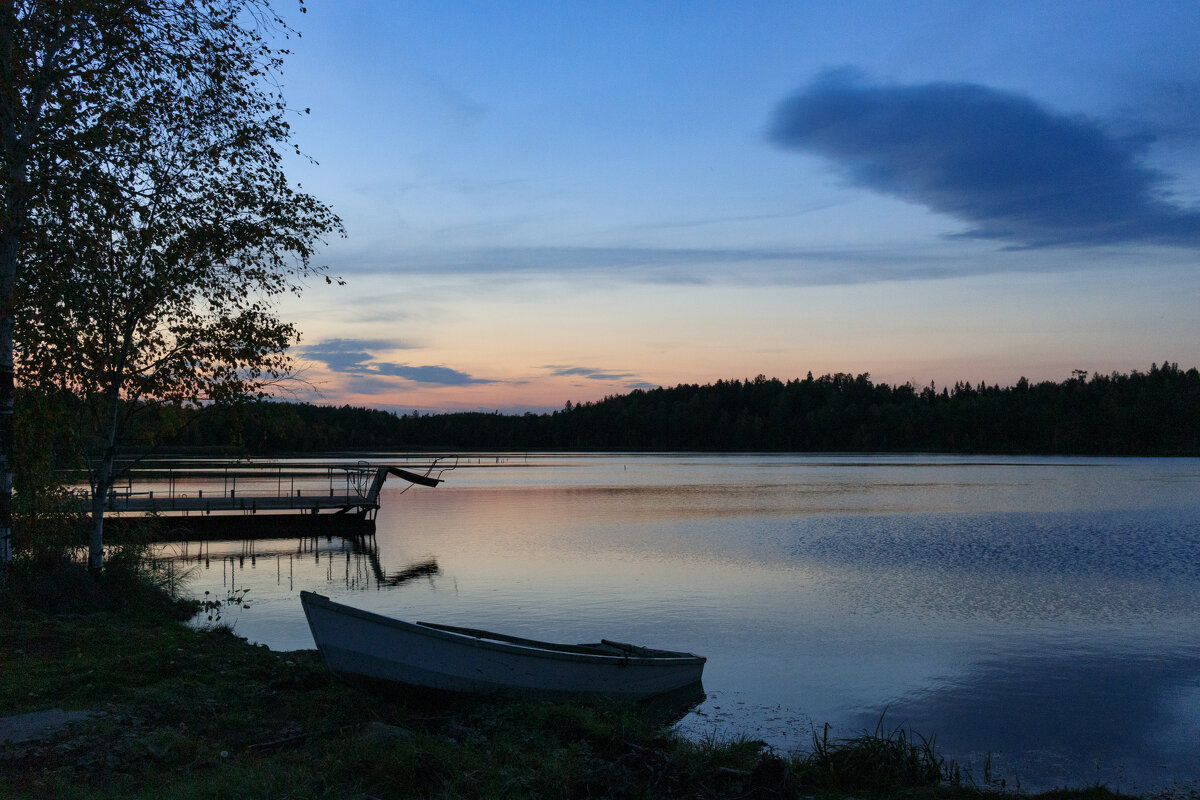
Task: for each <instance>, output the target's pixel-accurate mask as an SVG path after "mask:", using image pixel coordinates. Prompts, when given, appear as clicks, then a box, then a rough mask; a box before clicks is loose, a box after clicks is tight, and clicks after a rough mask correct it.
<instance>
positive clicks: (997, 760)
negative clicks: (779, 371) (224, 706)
mask: <svg viewBox="0 0 1200 800" xmlns="http://www.w3.org/2000/svg"><path fill="white" fill-rule="evenodd" d="M373 458H375V459H377V460H379V461H385V460H386V458H384V457H374V456H373ZM444 477H445V478H446V482H445V483H444V484H443V485H442V486H440V487H438V488H436V489H430V488H425V487H420V486H414V487H408V485H407V484H405V483H404V482H403V481H400V480H397V479H392V481H391V482H389V484H388V485H387V486H386V487H385V489H384V492H383V495H382V499H381V503H382V507H381V509H380V511H379V516H378V520H377V523H378V526H377V535H376V537H375V541H374V545H373V546H370V547H367V548H355V547H354V546H353V545H352V544H351V543H348V542H344V541H342V540H340V539H337V538H333V539H320V540H316V541H314V540H304V541H300V540H261V541H256V542H232V543H231V542H212V543H209V544H205V545H197V544H196V543H192V544H191V545H190V546H187V547H186V548H185V547H184V546H183V545H167V546H165V548H164V555H165V556H169V557H173V558H175V559H177V560H178V561H180V562H186V564H181V565H180V568H185V569H188V570H190V572H191V574H190V583H189V584H188V587H189V591H190V592H191V593H192V594H194V595H196V596H203V593H204V592H205V591H209V592H211V593H212V595H210V596H217V597H221V598H224V597H226V596H228V594H229V592H231V591H236V590H241V589H249V592H248V594H247V598H248V600H249V609H239V610H237V611H236V612H230V613H228V614H227V616H226V617H225V621H231V622H232V623H233V625H234V627H235V630H236V632H237V633H238V634H240V635H242V636H245V637H247V638H248V639H249V640H251V641H253V642H261V643H265V644H267V645H269V646H270V647H272V648H274V649H278V650H290V649H298V648H311V647H312V646H313V642H312V637H311V635H310V634H309V631H308V627H307V625H306V623H305V621H304V617H303V614H302V612H301V610H300V603H299V599H298V594H299V592H300V590H302V589H309V590H314V591H318V592H321V593H323V594H327V595H329V596H331V597H332V598H334V599H336V600H339V601H342V602H345V603H349V604H351V605H355V606H358V607H361V608H366V609H369V610H372V611H377V612H381V613H385V614H388V615H393V616H398V617H401V618H404V619H409V620H415V619H422V620H428V621H433V622H443V623H449V624H454V625H462V626H468V627H478V628H491V629H493V630H498V631H502V632H505V633H512V634H516V635H520V636H529V637H534V638H540V639H549V640H554V641H568V642H574V641H598V640H599V639H600V638H601V637H604V638H610V639H618V640H621V641H630V642H635V643H639V644H648V645H652V646H655V647H663V648H669V649H678V650H690V651H692V652H695V653H699V654H701V655H704V656H707V657H708V663H707V665H706V668H705V674H704V685H705V689H706V690H707V698H706V699H705V701H704V702H703V703H702V704H701V705H700V706H699V707H698V708H697V709H696V710H695V711H694V712H692V713H690V714H689V715H688V716H687V717H686V718H684V719H683V720H682V721H681V722H680V723H679V728H680V730H681V731H682V732H684V733H685V734H686V735H689V736H694V737H700V736H707V735H716V736H739V735H745V736H748V737H751V738H756V739H762V740H764V741H766V742H767V743H769V744H770V745H772V746H774V747H776V748H778V749H780V750H791V749H795V748H801V747H806V746H807V745H808V743H809V742H810V740H811V735H812V732H813V730H814V729H816V730H820V729H821V728H822V726H823V725H824V724H825V723H829V724H830V725H831V726H832V733H833V734H835V735H853V734H857V733H859V732H861V731H862V730H864V729H867V730H873V729H874V728H875V726H876V724H877V722H878V721H879V719H880V716H881V715H884V714H885V712H886V714H885V716H884V720H883V724H884V726H885V727H886V728H888V729H889V730H890V729H891V728H893V727H895V726H897V725H900V724H904V725H906V726H909V727H911V729H913V730H915V731H917V732H918V733H921V734H923V735H925V736H936V740H937V744H938V747H939V749H940V750H941V751H942V752H943V753H944V754H946V755H947V756H949V757H952V758H954V759H956V760H957V761H958V762H959V763H960V764H961V765H962V766H963V767H964V768H966V769H969V770H970V771H971V772H972V774H973V775H974V777H975V778H976V779H977V780H982V779H983V767H984V763H985V761H986V760H987V758H988V756H989V755H990V756H991V766H992V772H993V773H994V774H997V775H999V776H1002V777H1004V778H1005V779H1006V780H1007V781H1008V785H1009V786H1010V787H1014V786H1016V785H1018V783H1019V785H1020V787H1021V788H1025V789H1034V790H1036V789H1044V788H1050V787H1053V786H1063V785H1070V786H1079V785H1087V784H1091V783H1094V782H1096V781H1101V782H1104V783H1106V784H1108V785H1109V786H1110V787H1112V788H1115V789H1120V790H1122V791H1151V790H1155V789H1161V788H1167V787H1171V786H1172V785H1173V784H1175V783H1176V782H1179V783H1181V784H1183V785H1186V786H1191V787H1195V786H1196V784H1195V783H1194V781H1195V778H1196V776H1200V459H1106V458H1065V457H1064V458H1047V457H990V458H989V457H952V456H924V455H912V456H859V455H633V454H618V455H564V454H557V455H555V454H552V455H528V456H526V455H516V454H509V455H502V456H495V455H490V456H475V455H471V456H463V457H461V458H460V459H459V460H458V467H457V468H456V469H454V470H452V471H450V472H447V473H446V474H445V475H444ZM406 487H407V488H406ZM1188 781H1193V782H1192V783H1187V782H1188Z"/></svg>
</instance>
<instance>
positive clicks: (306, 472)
mask: <svg viewBox="0 0 1200 800" xmlns="http://www.w3.org/2000/svg"><path fill="white" fill-rule="evenodd" d="M446 469H453V467H439V466H438V465H437V462H436V461H435V462H433V463H430V464H425V465H413V464H406V465H405V466H399V465H396V464H384V465H372V464H368V463H366V462H358V463H356V464H328V463H324V464H322V463H315V464H314V463H294V462H289V463H285V464H281V463H266V464H261V463H259V464H246V463H234V464H221V463H215V464H214V463H203V464H188V465H179V464H174V465H172V466H170V467H162V466H159V467H152V468H148V469H141V470H138V471H135V472H133V473H131V477H130V479H129V481H128V482H127V483H126V484H125V485H123V486H119V487H114V488H113V490H112V491H110V492H109V494H108V498H107V503H106V504H105V515H106V525H107V524H108V522H109V521H111V522H113V523H116V524H117V527H125V526H126V525H129V524H136V523H138V522H140V521H142V520H144V519H145V518H146V517H147V516H154V517H156V518H159V519H160V520H161V521H163V522H165V524H164V525H160V526H159V527H161V528H165V529H167V530H172V531H175V532H176V535H180V536H185V537H186V536H190V535H195V534H198V533H200V532H203V533H204V534H206V535H214V534H216V535H218V536H220V537H221V538H225V536H230V537H236V536H242V535H247V531H248V529H250V528H253V534H252V535H254V536H258V537H265V536H272V535H289V536H290V535H293V534H294V533H295V532H296V531H305V532H308V533H309V534H310V535H311V534H314V533H318V532H323V533H328V532H330V531H334V532H337V533H342V532H343V531H351V530H352V531H354V532H355V534H354V535H358V534H360V533H371V532H373V531H374V521H375V514H376V512H377V511H378V510H379V495H380V492H381V490H382V489H383V485H384V482H385V481H386V480H387V478H388V477H389V476H394V477H398V478H401V479H403V480H405V481H408V482H409V483H410V484H411V485H419V486H430V487H433V486H437V485H438V484H440V483H441V482H442V478H441V474H442V472H444V471H445V470H446ZM272 484H274V485H273V486H272ZM151 487H152V488H151ZM272 490H273V491H272ZM83 499H84V500H85V501H88V502H90V500H89V499H88V497H87V496H86V495H85V496H84V498H83Z"/></svg>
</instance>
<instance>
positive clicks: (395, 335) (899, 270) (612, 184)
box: [284, 0, 1200, 411]
mask: <svg viewBox="0 0 1200 800" xmlns="http://www.w3.org/2000/svg"><path fill="white" fill-rule="evenodd" d="M307 7H308V12H307V13H305V14H298V13H289V14H286V15H287V17H288V19H289V21H290V22H291V23H292V24H293V25H294V26H295V27H296V28H298V29H299V30H300V32H301V34H302V38H300V39H299V40H294V41H292V42H291V43H289V46H290V47H291V49H292V50H293V55H292V56H291V57H290V58H289V60H288V61H287V63H286V66H285V71H284V88H285V93H286V96H287V98H288V101H289V105H291V106H292V107H294V108H296V109H303V108H309V109H311V113H310V114H308V115H301V114H298V115H297V117H296V119H295V123H294V131H295V135H296V139H297V141H298V143H299V144H300V145H301V147H302V148H303V149H304V151H305V152H306V153H307V154H308V155H309V156H311V157H312V158H313V159H315V160H316V162H317V163H316V164H311V163H309V162H307V161H303V160H295V161H293V162H292V165H291V167H290V174H291V175H292V177H293V178H294V179H296V180H298V181H300V182H301V183H302V184H303V186H304V187H305V188H306V189H308V190H310V191H312V192H313V193H314V194H316V195H317V196H318V197H320V198H321V199H323V200H325V201H326V202H328V203H330V204H332V205H333V207H334V208H335V210H336V211H337V212H338V213H340V214H341V215H342V218H343V220H344V221H345V223H346V227H347V231H348V234H349V235H348V237H347V238H346V239H345V240H340V241H336V242H332V243H330V245H329V246H328V247H327V248H325V249H324V250H323V252H322V253H321V260H322V261H323V262H324V263H328V264H329V266H330V268H331V270H332V271H333V272H335V273H337V274H339V275H341V276H343V277H344V278H345V279H346V281H347V286H345V287H338V286H333V287H325V286H324V285H320V286H316V285H314V287H313V288H312V290H311V291H309V292H307V293H306V294H305V295H304V296H303V298H301V299H300V300H296V301H293V300H289V301H287V302H286V303H284V312H285V314H287V316H288V317H289V318H291V319H294V320H296V321H297V322H298V323H299V325H300V327H301V329H302V330H303V331H304V334H305V335H304V339H303V341H302V343H301V346H300V347H299V348H297V350H296V354H297V355H298V356H299V357H300V358H301V360H302V361H303V362H304V363H305V365H306V370H305V373H304V375H305V377H306V379H307V380H309V381H310V382H311V383H313V384H314V385H315V386H316V387H317V389H318V393H317V394H313V393H311V392H309V391H308V390H302V391H301V396H303V397H305V398H315V399H318V400H320V401H322V402H338V403H342V402H350V403H355V404H365V405H372V406H378V407H383V408H393V409H398V410H407V409H413V408H419V409H422V410H432V409H437V410H451V409H476V408H482V409H489V410H490V409H499V410H502V411H515V410H525V409H546V408H557V407H561V406H562V404H563V403H564V402H566V401H567V400H570V401H572V402H579V401H585V400H593V399H597V398H599V397H602V396H604V395H608V394H614V393H620V392H624V391H628V390H629V389H630V388H635V387H639V386H641V387H648V386H658V385H664V386H669V385H674V384H676V383H681V382H687V383H707V382H711V381H715V380H717V379H720V378H743V377H753V376H754V375H757V374H759V373H764V374H767V375H773V376H778V377H780V378H789V377H796V376H801V377H802V376H803V375H804V374H805V373H807V372H808V371H810V370H811V371H812V372H813V373H814V374H822V373H824V372H831V371H842V372H852V373H861V372H868V373H870V374H871V375H872V377H873V378H874V379H876V380H879V381H886V382H889V383H903V382H906V381H912V382H914V383H916V384H918V385H926V384H928V383H929V382H930V381H931V380H932V381H936V382H937V383H938V384H939V385H943V384H946V383H953V382H954V381H956V380H969V381H972V382H978V381H980V380H986V381H988V382H989V383H995V382H1000V383H1004V384H1007V383H1012V382H1015V381H1016V380H1017V378H1019V377H1021V376H1026V377H1029V378H1030V379H1033V380H1037V379H1054V380H1061V379H1063V378H1066V377H1068V376H1069V375H1070V373H1071V371H1072V370H1074V369H1086V370H1089V371H1099V372H1111V371H1114V370H1117V371H1123V372H1124V371H1129V370H1132V369H1143V370H1144V369H1148V368H1149V366H1150V364H1151V363H1152V362H1162V361H1163V360H1164V359H1166V360H1171V361H1176V362H1178V363H1180V365H1181V366H1192V365H1196V364H1200V322H1198V321H1197V314H1196V309H1197V308H1200V270H1198V269H1197V266H1198V257H1200V210H1198V204H1200V147H1197V144H1198V142H1200V34H1198V33H1197V31H1200V5H1197V4H1195V3H1184V2H1180V3H1147V2H1143V3H1112V2H1105V3H1100V2H1094V3H1064V2H1058V3H1012V2H1006V3H967V2H955V3H800V2H795V3H479V4H466V3H455V2H436V3H433V2H431V3H408V2H384V1H382V0H376V1H374V2H355V1H354V0H342V1H341V2H332V1H331V0H310V2H308V3H307ZM284 10H285V12H286V11H287V9H286V8H285V9H284Z"/></svg>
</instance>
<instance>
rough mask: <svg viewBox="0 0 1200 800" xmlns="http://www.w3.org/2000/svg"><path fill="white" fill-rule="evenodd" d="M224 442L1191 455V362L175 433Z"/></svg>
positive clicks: (354, 416) (286, 421)
mask: <svg viewBox="0 0 1200 800" xmlns="http://www.w3.org/2000/svg"><path fill="white" fill-rule="evenodd" d="M175 443H176V445H179V446H184V447H192V448H195V447H208V448H214V449H219V450H221V451H222V452H225V453H229V454H233V453H237V454H251V455H272V454H280V453H298V452H320V451H332V450H339V451H363V450H393V451H399V450H501V451H518V452H519V451H526V450H542V451H556V450H557V451H614V450H624V451H713V452H719V451H776V452H922V451H924V452H946V453H996V454H999V453H1004V454H1081V455H1084V454H1086V455H1121V456H1133V455H1190V456H1197V455H1200V371H1197V369H1195V368H1192V369H1188V370H1183V369H1180V368H1179V367H1178V365H1176V364H1171V363H1164V364H1162V365H1161V366H1159V365H1157V364H1156V365H1153V366H1151V368H1150V370H1149V371H1148V372H1138V371H1134V372H1132V373H1129V374H1120V373H1114V374H1111V375H1095V376H1093V377H1092V378H1091V379H1090V380H1087V379H1086V375H1083V374H1076V375H1075V376H1074V377H1072V378H1070V379H1067V380H1064V381H1061V382H1053V381H1045V382H1041V383H1037V384H1033V383H1030V382H1029V381H1027V380H1025V379H1021V380H1020V381H1018V382H1017V383H1016V385H1014V386H1008V387H1001V386H999V385H989V384H987V383H986V382H981V383H980V384H978V385H976V386H972V385H971V384H970V383H964V382H959V383H956V384H955V385H954V386H951V387H944V388H940V389H939V388H938V387H937V386H935V385H933V384H930V385H929V386H925V387H922V388H919V389H918V388H917V387H914V386H912V385H910V384H902V385H899V386H889V385H886V384H877V383H874V382H873V381H871V379H870V377H869V376H868V375H865V374H864V375H857V376H854V375H848V374H845V373H837V374H831V375H823V376H821V377H818V378H814V377H813V376H812V375H811V374H810V375H808V376H807V377H806V378H803V379H793V380H789V381H780V380H776V379H774V378H771V379H768V378H766V377H763V376H759V377H758V378H754V379H752V380H722V381H717V382H716V383H712V384H708V385H704V386H700V385H694V384H691V385H687V384H685V385H680V386H675V387H672V388H660V389H653V390H648V391H647V390H641V389H638V390H635V391H633V392H630V393H629V394H624V395H616V396H612V397H607V398H605V399H603V400H600V401H598V402H593V403H579V404H569V403H568V404H567V406H566V407H565V408H563V409H562V410H560V411H557V412H554V413H552V414H532V413H526V414H520V415H506V414H498V413H481V412H472V413H454V414H418V413H413V414H404V415H396V414H392V413H389V412H386V411H380V410H377V409H366V408H353V407H351V406H340V407H335V406H330V407H321V406H313V405H306V404H300V403H279V402H262V403H252V404H246V405H241V406H237V407H232V408H227V409H223V410H220V411H219V412H218V413H217V414H214V415H210V416H209V417H208V418H207V419H206V423H205V424H204V425H203V426H199V425H193V426H190V427H188V428H186V429H185V430H184V431H183V433H182V434H181V436H180V437H178V438H177V439H176V440H175Z"/></svg>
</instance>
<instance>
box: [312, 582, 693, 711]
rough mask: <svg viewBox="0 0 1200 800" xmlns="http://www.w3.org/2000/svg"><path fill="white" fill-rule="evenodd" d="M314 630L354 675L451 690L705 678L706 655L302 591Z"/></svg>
mask: <svg viewBox="0 0 1200 800" xmlns="http://www.w3.org/2000/svg"><path fill="white" fill-rule="evenodd" d="M300 602H301V604H302V605H303V607H304V615H305V616H306V617H307V618H308V626H309V628H311V629H312V635H313V640H314V641H315V642H316V644H317V649H318V650H319V651H320V652H321V656H322V657H323V658H324V659H325V664H326V665H327V666H328V667H329V669H330V670H331V671H333V672H334V673H336V674H338V675H342V676H344V677H347V678H358V679H364V678H365V679H367V680H370V681H381V682H384V683H398V684H407V685H410V686H417V687H422V688H426V689H436V690H441V691H451V692H499V693H511V694H519V695H538V696H545V695H551V696H553V695H566V696H580V697H589V696H590V697H612V698H617V699H623V700H641V699H645V698H649V697H655V696H657V695H660V694H665V693H668V692H675V691H676V690H679V689H683V688H686V687H692V686H698V684H699V683H700V676H701V673H702V672H703V671H704V660H705V659H704V657H703V656H697V655H693V654H692V653H677V652H673V651H670V650H652V649H650V648H646V647H636V646H634V645H628V644H622V643H620V642H610V641H608V640H602V641H600V642H599V643H596V644H551V643H549V642H538V641H534V640H532V639H521V638H518V637H516V636H505V635H503V634H499V633H489V632H488V631H479V630H474V629H470V628H455V627H451V626H449V625H435V624H432V623H428V622H416V623H413V622H403V621H401V620H398V619H392V618H391V617H385V616H382V615H380V614H373V613H371V612H369V611H363V610H362V609H358V608H353V607H351V606H347V605H343V604H341V603H335V602H333V601H332V600H330V599H329V598H328V597H325V596H324V595H320V594H315V593H313V592H301V593H300Z"/></svg>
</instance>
